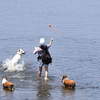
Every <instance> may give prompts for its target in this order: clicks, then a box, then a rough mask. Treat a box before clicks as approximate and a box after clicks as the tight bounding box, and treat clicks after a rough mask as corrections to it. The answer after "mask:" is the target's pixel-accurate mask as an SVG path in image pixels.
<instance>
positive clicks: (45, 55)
mask: <svg viewBox="0 0 100 100" xmlns="http://www.w3.org/2000/svg"><path fill="white" fill-rule="evenodd" d="M40 48H41V49H42V52H43V55H42V57H41V60H42V62H43V63H44V64H49V63H52V58H51V55H50V53H49V51H48V48H47V46H46V45H42V46H40Z"/></svg>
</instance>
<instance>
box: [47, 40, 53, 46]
mask: <svg viewBox="0 0 100 100" xmlns="http://www.w3.org/2000/svg"><path fill="white" fill-rule="evenodd" d="M52 41H53V38H52V39H50V42H49V44H48V46H51V45H52Z"/></svg>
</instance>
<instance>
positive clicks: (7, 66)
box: [2, 59, 25, 72]
mask: <svg viewBox="0 0 100 100" xmlns="http://www.w3.org/2000/svg"><path fill="white" fill-rule="evenodd" d="M10 63H11V59H6V60H5V61H3V62H2V66H3V68H4V70H5V69H6V70H5V71H4V72H14V71H17V72H19V71H23V70H24V69H25V67H24V65H25V62H24V60H22V61H20V62H19V63H18V64H16V65H15V66H14V67H11V65H10Z"/></svg>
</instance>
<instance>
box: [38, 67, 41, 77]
mask: <svg viewBox="0 0 100 100" xmlns="http://www.w3.org/2000/svg"><path fill="white" fill-rule="evenodd" d="M41 72H42V67H41V66H39V70H38V77H41Z"/></svg>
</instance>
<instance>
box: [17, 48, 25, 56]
mask: <svg viewBox="0 0 100 100" xmlns="http://www.w3.org/2000/svg"><path fill="white" fill-rule="evenodd" d="M17 53H18V54H19V55H22V54H25V53H26V51H24V50H22V49H19V50H18V52H17Z"/></svg>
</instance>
